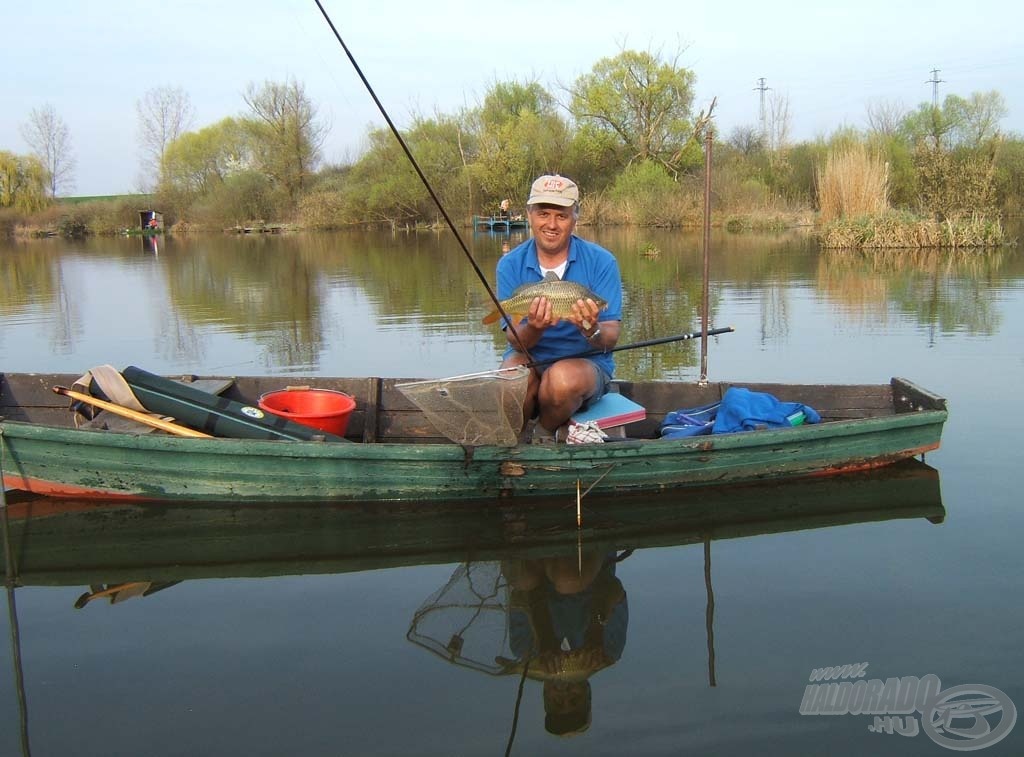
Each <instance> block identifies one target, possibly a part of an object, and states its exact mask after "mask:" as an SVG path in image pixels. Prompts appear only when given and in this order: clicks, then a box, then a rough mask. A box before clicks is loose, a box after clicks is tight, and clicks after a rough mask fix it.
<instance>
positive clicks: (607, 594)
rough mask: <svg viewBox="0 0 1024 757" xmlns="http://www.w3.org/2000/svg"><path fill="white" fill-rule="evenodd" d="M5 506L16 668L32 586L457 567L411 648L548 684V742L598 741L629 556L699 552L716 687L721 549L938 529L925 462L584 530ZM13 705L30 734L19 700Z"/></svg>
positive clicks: (449, 520)
mask: <svg viewBox="0 0 1024 757" xmlns="http://www.w3.org/2000/svg"><path fill="white" fill-rule="evenodd" d="M7 500H8V502H7V507H6V509H5V511H4V514H5V515H6V519H5V522H6V528H5V529H4V544H3V547H4V550H5V564H6V565H7V586H8V603H9V609H10V614H11V617H12V623H11V633H12V640H11V641H12V648H14V649H15V651H16V654H15V659H14V662H15V665H17V666H20V663H21V660H20V653H18V652H17V647H18V637H17V616H16V611H15V608H14V601H13V600H14V591H15V589H16V588H17V587H21V586H83V587H87V591H86V592H85V593H84V594H83V595H82V596H81V597H79V599H78V601H77V602H76V603H75V606H76V607H78V608H80V609H81V608H85V607H86V606H87V605H90V604H93V602H94V600H101V599H108V600H110V602H111V603H115V602H119V601H123V600H125V599H129V598H133V597H141V598H145V597H147V596H151V595H152V594H153V593H154V592H157V591H166V590H170V589H173V587H174V586H175V585H176V584H177V583H179V582H182V581H187V580H190V579H200V578H235V577H268V576H286V575H310V574H334V573H345V572H353V571H363V570H375V569H379V568H385V567H399V566H411V565H431V564H433V565H443V564H454V565H456V566H457V567H456V569H455V572H454V574H453V575H452V577H451V579H450V580H449V581H448V582H447V583H446V584H445V585H444V586H443V587H441V588H440V589H438V590H437V591H436V592H435V593H434V594H433V595H432V596H430V597H428V598H427V599H426V601H425V602H424V603H423V604H422V605H421V607H420V608H419V610H418V611H417V612H416V613H415V615H414V617H413V618H412V619H411V623H410V627H409V629H408V633H407V638H408V639H409V640H410V641H412V642H414V643H416V644H418V645H420V646H422V647H424V648H426V649H429V650H430V651H431V652H433V653H435V654H437V655H438V656H439V657H441V658H443V659H444V660H446V661H447V662H449V663H453V664H456V665H461V666H465V667H468V668H472V669H474V670H477V671H480V672H483V673H487V674H489V675H494V676H507V677H508V678H509V680H511V681H514V680H517V679H518V680H519V682H520V688H519V696H521V695H522V690H523V684H524V683H525V682H526V680H527V679H531V680H535V681H539V682H541V684H542V687H543V695H544V706H545V713H546V714H545V724H546V727H547V729H548V730H549V731H550V732H552V733H575V732H579V731H582V730H585V729H586V728H587V727H588V725H589V721H590V711H591V710H590V697H591V688H590V687H591V683H590V682H591V679H592V678H593V677H594V676H595V675H596V674H598V673H600V671H601V670H603V669H604V668H607V667H608V666H610V665H614V664H616V662H617V661H618V660H619V658H620V657H621V656H622V653H623V648H624V646H625V643H626V638H627V625H628V622H629V609H628V600H627V592H628V588H629V587H628V585H624V578H625V577H624V575H623V569H622V568H621V566H622V565H623V563H622V561H623V560H624V559H626V558H627V557H628V556H629V555H630V554H632V553H633V552H635V551H636V550H641V549H645V548H652V547H668V546H682V545H692V544H702V545H703V549H704V558H705V582H706V587H705V588H706V592H707V638H708V683H709V685H712V686H714V685H715V664H714V635H713V631H714V629H713V623H712V620H713V614H714V594H713V592H712V588H711V544H712V542H713V541H715V540H719V539H730V538H737V537H747V536H755V535H760V534H771V533H783V532H789V531H798V530H804V529H815V528H825V527H833V526H841V525H845V524H853V523H865V522H871V521H886V520H892V519H905V518H927V519H928V520H929V521H931V522H933V523H938V522H941V521H942V520H943V518H944V516H945V510H944V508H943V506H942V502H941V495H940V488H939V476H938V472H937V471H936V470H935V469H933V468H931V467H929V466H927V465H925V464H924V463H921V462H918V461H915V460H909V461H905V462H903V463H899V464H896V465H892V466H888V467H886V468H884V469H881V470H878V471H875V472H869V473H859V474H851V475H841V476H833V477H825V478H811V479H803V480H798V481H789V482H784V483H772V484H763V485H748V486H730V487H708V488H686V489H677V490H674V491H668V492H665V493H663V494H660V495H657V496H651V495H645V496H642V497H641V496H620V497H614V498H609V497H605V498H600V499H599V498H596V497H590V496H585V497H583V499H582V509H581V525H580V526H579V527H577V500H576V497H575V496H567V497H565V498H564V499H563V500H557V501H550V500H546V501H543V502H537V501H533V500H529V501H528V504H522V502H521V501H519V502H516V503H515V504H505V503H503V502H502V501H500V500H499V501H495V500H490V501H488V502H477V503H471V502H463V501H459V502H455V503H451V504H450V505H449V504H439V503H436V502H431V503H420V504H419V505H417V504H415V503H401V504H397V503H396V504H381V503H372V504H365V505H360V504H358V503H343V504H335V503H320V504H294V503H292V504H287V505H272V504H258V505H253V504H246V505H225V504H224V503H217V504H209V505H204V504H202V503H190V504H185V505H153V504H146V505H139V504H123V503H119V504H116V505H109V506H105V505H97V504H96V503H95V502H88V503H86V502H75V501H70V500H57V499H46V498H27V497H22V496H21V495H20V494H16V493H8V495H7ZM627 565H628V563H627ZM625 583H628V580H626V581H625ZM95 604H96V605H98V604H100V602H95ZM69 609H70V608H69ZM643 620H645V621H648V622H650V621H651V620H652V619H649V618H648V619H643ZM634 621H636V619H634ZM17 672H19V671H16V674H17ZM16 678H17V680H19V681H20V680H21V676H20V675H16ZM19 703H20V704H21V705H22V708H23V712H22V723H23V725H24V724H27V718H26V716H25V713H24V708H25V707H26V704H25V700H24V698H23V697H19ZM513 733H514V731H513ZM25 742H26V745H27V729H26V734H25Z"/></svg>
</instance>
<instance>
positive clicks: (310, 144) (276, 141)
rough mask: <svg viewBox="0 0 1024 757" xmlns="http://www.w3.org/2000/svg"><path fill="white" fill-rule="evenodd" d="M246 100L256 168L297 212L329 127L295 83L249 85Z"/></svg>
mask: <svg viewBox="0 0 1024 757" xmlns="http://www.w3.org/2000/svg"><path fill="white" fill-rule="evenodd" d="M243 99H244V100H245V104H246V105H248V106H249V110H250V112H251V116H250V117H249V118H247V119H244V121H243V122H244V124H245V125H246V128H247V129H249V131H250V134H251V135H252V137H253V141H252V149H253V156H254V159H255V162H256V167H257V168H258V170H260V171H262V172H263V173H265V174H266V175H267V176H269V177H270V179H271V180H272V181H273V182H274V183H275V184H276V185H277V186H279V187H280V188H281V190H282V191H283V192H284V194H285V196H286V197H287V200H288V202H289V204H290V206H291V207H292V208H294V207H295V205H296V203H297V202H298V200H299V197H300V195H301V194H302V191H303V189H304V187H305V186H306V184H307V183H308V181H309V180H310V178H311V176H312V175H313V173H314V171H315V170H316V167H317V164H318V163H319V162H320V151H321V148H322V147H323V143H324V139H326V137H327V131H328V130H327V127H326V126H325V125H324V124H322V123H321V122H320V120H319V115H318V111H317V107H316V106H315V105H314V104H313V101H312V100H310V98H309V97H308V96H307V95H306V89H305V87H304V86H303V85H302V84H300V83H299V82H297V81H295V80H294V79H289V80H287V81H285V82H284V83H278V82H270V81H267V82H264V83H263V85H262V86H259V87H257V86H256V85H255V84H250V85H249V86H248V87H247V88H246V91H245V93H244V95H243Z"/></svg>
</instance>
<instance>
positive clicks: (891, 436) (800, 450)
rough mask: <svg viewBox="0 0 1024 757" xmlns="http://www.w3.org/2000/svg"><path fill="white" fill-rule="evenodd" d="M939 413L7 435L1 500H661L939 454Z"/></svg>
mask: <svg viewBox="0 0 1024 757" xmlns="http://www.w3.org/2000/svg"><path fill="white" fill-rule="evenodd" d="M945 419H946V411H945V410H923V411H919V412H910V413H899V414H895V415H888V416H881V417H875V418H865V419H858V420H850V421H839V422H830V423H822V424H817V425H807V426H801V427H796V428H787V429H781V430H760V431H755V432H746V433H738V434H722V435H713V436H704V437H697V438H691V439H685V440H664V441H663V440H654V439H639V440H626V441H618V442H613V443H606V444H588V445H561V444H560V445H520V446H516V447H511V448H506V447H475V448H467V447H462V446H460V445H456V444H416V443H398V444H331V443H327V442H318V441H309V442H307V441H264V440H252V439H221V438H217V439H192V438H181V437H169V436H162V435H157V434H151V435H135V434H115V433H108V432H104V431H86V430H77V429H67V428H58V427H52V426H42V425H34V424H28V423H21V422H4V423H3V424H2V437H0V440H2V443H3V445H4V450H3V452H4V455H3V475H4V485H5V486H6V487H8V488H13V489H19V490H24V491H28V492H33V493H37V494H43V495H48V496H67V497H76V498H95V499H103V500H108V501H109V500H114V499H120V500H126V501H184V500H194V501H249V500H251V501H274V502H281V501H313V500H316V501H324V500H334V501H367V500H370V501H400V500H418V501H430V500H452V499H471V498H481V497H546V496H552V495H558V494H564V493H565V492H566V491H575V489H576V487H577V485H578V486H579V487H580V488H581V489H582V490H585V491H593V492H596V493H602V494H605V493H615V492H640V491H658V490H664V489H668V488H673V487H680V486H707V485H712V484H733V483H743V482H750V481H760V480H769V479H778V478H793V477H803V476H815V475H828V474H835V473H842V472H850V471H856V470H864V469H868V468H874V467H879V466H883V465H888V464H890V463H893V462H896V461H897V460H902V459H906V458H910V457H915V456H918V455H921V454H923V453H925V452H928V451H930V450H934V449H936V448H937V447H938V446H939V441H940V436H941V431H942V426H943V424H944V422H945Z"/></svg>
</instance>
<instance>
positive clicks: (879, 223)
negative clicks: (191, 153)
mask: <svg viewBox="0 0 1024 757" xmlns="http://www.w3.org/2000/svg"><path fill="white" fill-rule="evenodd" d="M150 199H151V198H150V196H148V195H123V196H117V197H114V198H109V199H108V198H100V197H94V198H88V199H87V201H85V202H81V201H62V202H59V203H57V204H56V205H54V206H51V207H50V208H48V209H47V211H46V212H44V213H41V214H34V215H31V216H25V217H22V218H17V219H14V218H11V217H10V215H11V214H8V218H7V219H6V220H7V223H6V224H0V236H2V235H4V234H3V233H2V232H3V231H4V228H5V227H6V236H8V237H11V238H13V239H16V240H18V241H27V240H32V239H46V238H53V237H66V238H75V237H84V236H121V235H141V234H142V233H143V232H142V230H141V229H140V228H138V214H139V210H140V209H143V208H144V207H145V206H146V202H147V201H148V200H150ZM588 211H590V208H588V203H587V201H586V200H584V201H583V202H582V203H581V211H580V226H589V225H594V226H646V227H649V228H677V229H689V230H693V229H698V228H700V227H701V224H702V222H703V221H702V218H701V217H699V216H694V217H691V218H689V219H683V220H682V221H679V222H675V223H668V222H662V223H648V224H642V225H641V224H635V223H630V222H629V221H628V220H623V219H622V213H621V211H620V212H615V213H614V214H613V212H612V211H611V210H610V209H609V208H608V207H603V208H602V212H601V213H600V214H597V213H594V212H588ZM595 215H596V216H598V217H596V218H595V217H594V216H595ZM822 216H823V214H822V213H821V212H820V211H815V210H813V209H810V208H804V209H796V210H786V209H779V210H766V211H765V210H762V211H758V210H752V211H747V212H742V213H737V212H728V211H726V210H722V211H715V210H713V211H712V219H711V225H712V227H713V228H716V229H719V230H723V231H725V232H727V233H735V234H743V233H783V232H787V231H792V230H801V231H806V232H809V233H811V234H813V235H814V236H816V237H817V238H818V239H819V241H820V244H821V246H822V248H823V249H840V250H841V249H862V250H871V249H949V250H962V249H968V248H982V249H990V248H999V247H1004V246H1012V245H1016V243H1017V240H1015V239H1010V238H1009V237H1008V236H1007V235H1006V233H1005V229H1004V226H1003V223H1002V221H1001V219H1000V218H999V217H998V216H997V217H990V216H988V215H985V214H982V213H972V214H970V215H965V216H962V217H959V218H956V219H952V218H946V219H944V220H941V221H940V220H937V219H935V218H922V217H920V216H918V215H915V214H914V213H911V212H909V211H901V210H892V209H885V210H882V211H880V212H876V213H874V214H871V213H862V214H860V215H855V216H840V217H838V218H834V219H832V220H828V221H825V222H823V221H822ZM132 224H134V225H132ZM456 225H457V226H459V228H460V230H466V231H472V229H473V224H472V221H471V219H465V220H464V221H463V222H462V223H459V221H456ZM447 228H448V227H447V225H446V224H445V223H444V222H443V221H440V220H436V221H434V222H431V223H422V222H421V223H415V224H412V223H405V224H400V223H394V224H392V223H388V222H381V221H366V222H353V223H349V224H345V225H344V226H341V225H337V226H330V227H322V226H316V225H313V226H310V225H307V224H304V223H302V222H301V221H299V222H295V221H280V222H276V221H274V222H271V221H265V220H262V219H252V220H245V221H236V222H233V223H230V224H226V225H225V224H214V225H210V224H203V223H191V222H188V221H178V222H177V223H175V224H173V225H172V226H170V227H168V228H167V229H164V230H162V233H169V234H172V235H177V234H202V233H216V234H262V233H271V234H281V233H296V232H318V231H344V230H346V229H348V230H359V231H362V230H380V229H385V230H387V229H390V230H392V231H395V232H399V231H400V232H405V233H410V232H427V231H445V230H447Z"/></svg>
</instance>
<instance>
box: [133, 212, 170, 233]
mask: <svg viewBox="0 0 1024 757" xmlns="http://www.w3.org/2000/svg"><path fill="white" fill-rule="evenodd" d="M139 225H140V228H141V230H142V233H143V234H159V233H161V232H162V231H163V230H164V214H163V213H160V212H158V211H156V210H140V211H139Z"/></svg>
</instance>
